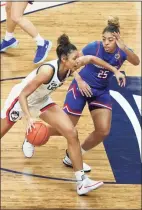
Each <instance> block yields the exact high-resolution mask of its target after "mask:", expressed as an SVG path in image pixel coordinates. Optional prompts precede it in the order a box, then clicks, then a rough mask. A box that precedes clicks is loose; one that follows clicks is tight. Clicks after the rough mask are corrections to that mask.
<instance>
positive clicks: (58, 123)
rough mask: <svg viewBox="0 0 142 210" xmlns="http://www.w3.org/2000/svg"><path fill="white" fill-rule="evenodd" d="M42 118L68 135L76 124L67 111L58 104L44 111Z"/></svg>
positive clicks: (64, 134)
mask: <svg viewBox="0 0 142 210" xmlns="http://www.w3.org/2000/svg"><path fill="white" fill-rule="evenodd" d="M40 118H41V119H42V120H43V121H45V122H47V123H48V124H50V125H51V126H52V127H54V128H56V130H58V131H59V132H60V133H61V134H62V135H63V136H65V137H67V136H68V134H69V132H70V131H72V130H73V129H74V125H73V123H72V122H71V120H70V118H69V117H68V116H67V114H66V113H64V111H63V110H62V109H61V108H60V107H59V106H58V105H54V106H52V107H49V109H47V110H46V111H44V112H43V113H42V114H41V115H40Z"/></svg>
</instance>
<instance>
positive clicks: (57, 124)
mask: <svg viewBox="0 0 142 210" xmlns="http://www.w3.org/2000/svg"><path fill="white" fill-rule="evenodd" d="M56 52H57V56H58V59H57V60H53V61H50V62H47V63H44V64H43V65H41V66H40V67H39V68H37V69H35V70H34V71H32V72H31V73H30V74H29V75H28V76H27V77H26V78H25V79H24V80H23V81H22V82H21V83H20V84H17V85H15V86H14V87H13V89H12V90H11V92H10V94H9V96H8V98H7V100H6V102H5V105H4V108H3V110H2V112H1V137H3V136H4V135H5V134H6V133H7V132H8V131H9V130H10V128H11V127H12V126H13V124H14V123H15V122H16V121H17V120H19V119H21V118H22V117H23V116H25V118H26V119H27V133H28V132H29V131H31V130H32V129H33V128H34V119H33V118H32V113H33V112H34V113H36V114H37V116H38V117H40V118H41V119H42V120H43V121H45V122H47V123H48V124H50V125H51V126H52V127H54V128H56V130H57V131H58V132H60V133H61V135H63V136H64V137H65V138H66V139H67V142H68V151H69V155H70V159H71V161H72V164H73V168H74V171H75V176H76V180H77V193H78V194H79V195H82V194H86V193H88V192H89V191H92V190H93V189H96V188H98V187H100V186H101V185H103V182H102V181H93V180H91V179H89V178H88V177H87V176H86V175H85V174H84V170H83V161H82V155H81V149H80V143H79V140H78V134H77V130H76V128H75V127H74V126H73V124H72V122H71V121H70V119H69V117H68V116H67V115H66V114H65V113H64V111H63V110H62V109H60V108H59V107H58V106H57V105H56V104H55V103H54V102H53V101H52V99H51V98H50V96H49V95H50V93H52V92H53V91H54V90H55V89H56V88H57V87H59V86H61V85H62V84H63V82H64V80H65V79H66V78H67V77H68V76H69V75H70V74H71V73H73V72H74V71H75V70H76V69H77V68H79V67H80V66H82V65H85V64H87V63H95V64H97V65H101V66H103V67H104V68H107V69H110V70H111V71H115V70H116V69H115V67H112V66H111V65H109V64H107V63H106V62H105V61H103V60H101V59H99V58H96V57H95V56H82V57H80V58H78V57H79V53H78V51H77V48H76V47H75V46H74V45H73V44H72V43H70V40H69V38H68V36H67V35H65V34H63V35H62V36H61V37H59V38H58V47H57V49H56ZM25 141H27V140H25ZM27 144H28V142H27ZM29 146H30V143H29Z"/></svg>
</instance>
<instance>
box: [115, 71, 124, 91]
mask: <svg viewBox="0 0 142 210" xmlns="http://www.w3.org/2000/svg"><path fill="white" fill-rule="evenodd" d="M115 77H116V80H117V82H118V85H119V86H121V87H125V85H126V77H125V75H124V74H123V73H121V72H120V71H119V70H118V71H116V72H115Z"/></svg>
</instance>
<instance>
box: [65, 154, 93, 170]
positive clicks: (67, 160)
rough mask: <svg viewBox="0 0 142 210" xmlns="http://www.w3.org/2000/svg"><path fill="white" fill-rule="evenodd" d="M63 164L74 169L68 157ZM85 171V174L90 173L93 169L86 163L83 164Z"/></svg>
mask: <svg viewBox="0 0 142 210" xmlns="http://www.w3.org/2000/svg"><path fill="white" fill-rule="evenodd" d="M63 163H64V164H65V165H66V166H67V167H71V168H72V167H73V166H72V162H71V160H70V158H69V157H68V156H67V155H66V156H65V157H64V159H63ZM83 171H84V172H90V171H91V167H90V166H89V165H87V164H86V163H83Z"/></svg>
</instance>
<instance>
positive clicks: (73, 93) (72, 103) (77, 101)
mask: <svg viewBox="0 0 142 210" xmlns="http://www.w3.org/2000/svg"><path fill="white" fill-rule="evenodd" d="M85 105H86V97H84V96H82V95H81V93H80V91H79V88H78V85H77V82H76V81H75V80H73V81H72V83H71V85H70V87H69V89H68V91H67V94H66V98H65V101H64V106H63V110H64V112H66V113H67V114H70V115H72V116H81V114H82V111H83V109H84V106H85Z"/></svg>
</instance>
